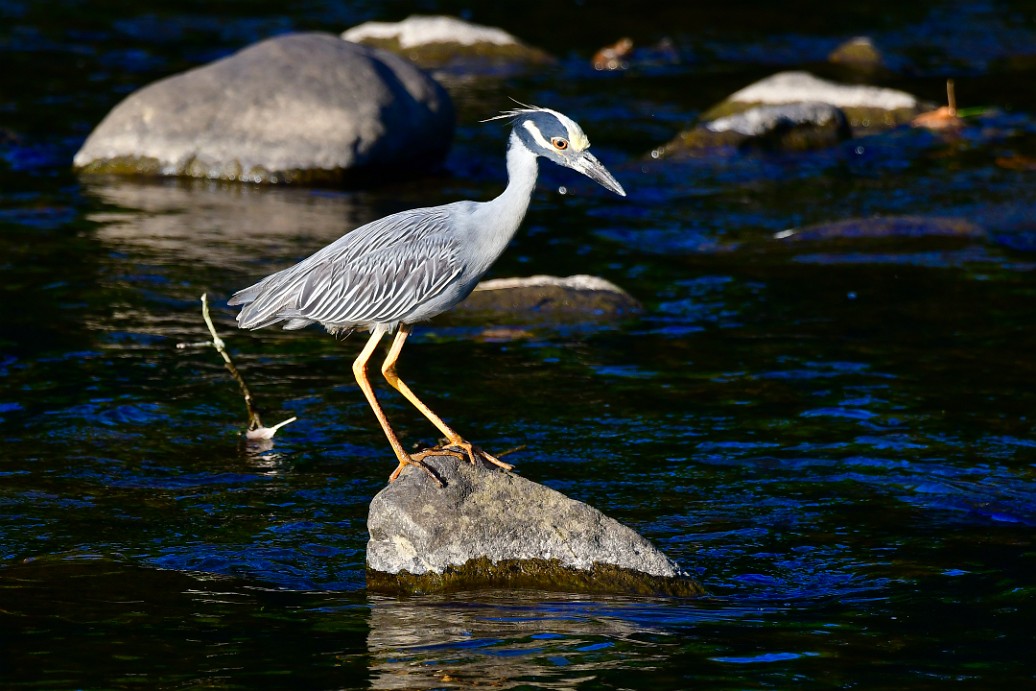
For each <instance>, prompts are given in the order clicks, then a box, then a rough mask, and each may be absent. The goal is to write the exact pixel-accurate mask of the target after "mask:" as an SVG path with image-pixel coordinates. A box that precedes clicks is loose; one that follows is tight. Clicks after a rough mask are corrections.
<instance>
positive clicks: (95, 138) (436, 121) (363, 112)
mask: <svg viewBox="0 0 1036 691" xmlns="http://www.w3.org/2000/svg"><path fill="white" fill-rule="evenodd" d="M453 121H454V116H453V108H452V105H451V102H450V99H449V96H448V95H447V94H446V92H445V90H443V88H442V87H441V86H439V85H438V84H437V83H436V82H435V81H434V80H433V79H431V78H430V77H429V76H427V75H426V74H425V73H423V72H421V71H420V70H419V69H417V68H415V67H414V66H413V65H411V64H410V63H409V62H407V61H406V60H403V59H401V58H400V57H398V56H396V55H393V54H391V53H387V52H385V51H380V50H377V49H375V48H371V47H368V46H360V45H356V44H353V43H348V42H346V41H343V40H341V39H340V38H338V37H336V36H333V35H331V34H324V33H305V34H289V35H285V36H279V37H276V38H272V39H268V40H266V41H262V42H260V43H257V44H255V45H253V46H250V47H248V48H245V49H244V50H241V51H240V52H238V53H235V54H233V55H231V56H229V57H227V58H224V59H222V60H218V61H216V62H214V63H211V64H208V65H205V66H202V67H198V68H195V69H193V70H190V71H187V72H184V73H181V74H178V75H174V76H172V77H168V78H166V79H163V80H160V81H158V82H155V83H153V84H150V85H149V86H146V87H144V88H142V89H140V90H139V91H137V92H135V93H133V94H131V95H130V96H129V97H127V98H126V99H125V100H123V101H122V102H121V103H119V104H118V105H117V106H116V107H115V108H114V109H113V110H112V111H111V112H110V113H109V114H108V115H107V116H106V117H105V118H104V120H103V121H102V122H101V123H100V124H99V125H98V126H97V128H96V129H95V130H94V131H93V132H92V133H91V135H90V136H89V137H88V138H87V140H86V142H85V143H84V144H83V146H82V148H81V149H80V150H79V152H78V153H77V154H76V155H75V159H74V166H75V168H76V169H78V170H79V171H81V172H84V173H102V174H130V175H172V176H188V177H196V178H209V179H220V180H239V181H248V182H311V183H336V182H341V181H350V180H355V179H358V176H359V175H364V176H370V175H377V176H386V177H390V176H398V171H406V172H407V173H408V174H413V173H414V172H415V171H416V170H420V169H422V168H427V167H429V166H432V165H436V164H438V163H439V162H440V161H441V160H442V158H443V157H444V156H445V154H446V152H447V150H448V149H449V145H450V141H451V139H452V132H453Z"/></svg>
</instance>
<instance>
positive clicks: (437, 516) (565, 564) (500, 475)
mask: <svg viewBox="0 0 1036 691" xmlns="http://www.w3.org/2000/svg"><path fill="white" fill-rule="evenodd" d="M428 465H429V466H430V467H431V469H432V470H433V472H434V473H435V474H436V476H437V477H438V478H440V479H441V480H442V482H443V483H444V484H445V487H440V486H439V485H438V484H436V482H435V481H434V480H433V479H432V478H431V477H430V476H429V475H428V473H426V472H424V471H423V470H422V469H420V468H416V467H413V466H411V467H408V468H406V469H404V471H403V473H402V474H401V475H400V477H399V478H398V479H397V480H396V481H395V482H393V483H391V484H390V485H388V486H387V487H385V489H383V490H382V491H381V492H379V493H378V494H377V496H375V497H374V499H373V501H372V502H371V505H370V512H369V516H368V523H367V527H368V530H369V531H370V541H369V542H368V544H367V570H368V588H369V589H372V590H377V591H383V592H384V591H389V592H434V591H441V590H451V589H460V588H465V589H466V588H477V587H501V586H507V587H530V588H544V589H555V590H557V589H560V590H569V591H575V592H584V591H593V592H638V593H663V594H685V595H694V594H700V593H701V589H700V587H699V586H698V585H697V584H696V583H694V582H693V581H691V580H690V579H688V578H687V577H686V576H685V575H684V574H683V573H682V572H681V571H680V569H679V567H678V566H677V565H676V564H675V563H673V562H672V561H670V560H669V559H668V558H667V557H666V556H665V555H664V554H662V553H661V552H660V551H659V550H658V549H657V548H655V547H654V546H653V545H652V544H651V543H650V542H648V541H647V540H646V539H645V538H643V537H641V536H640V535H638V534H637V533H636V532H634V531H633V530H631V529H629V528H627V527H626V526H624V525H622V524H621V523H619V522H618V521H615V520H614V519H612V518H609V517H608V516H605V515H604V514H603V513H601V512H600V511H598V510H597V509H595V508H593V507H591V506H589V505H587V504H584V503H583V502H579V501H575V500H573V499H570V498H568V497H566V496H565V495H563V494H561V493H560V492H557V491H555V490H552V489H550V488H549V487H546V486H544V485H540V484H538V483H535V482H532V481H530V480H527V479H525V478H522V477H520V476H518V475H516V474H514V473H509V472H504V471H502V470H500V469H498V468H495V467H493V466H489V465H488V464H487V465H483V464H478V465H472V464H470V463H468V462H467V461H460V460H457V459H455V458H453V457H433V458H430V459H428Z"/></svg>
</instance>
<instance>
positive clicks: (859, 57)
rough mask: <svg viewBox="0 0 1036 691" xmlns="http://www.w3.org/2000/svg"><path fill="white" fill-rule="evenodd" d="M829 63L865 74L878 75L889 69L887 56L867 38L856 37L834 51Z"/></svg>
mask: <svg viewBox="0 0 1036 691" xmlns="http://www.w3.org/2000/svg"><path fill="white" fill-rule="evenodd" d="M827 61H828V62H830V63H833V64H835V65H841V66H843V67H847V68H849V69H851V70H854V71H856V72H862V73H864V74H871V75H873V74H876V73H879V72H884V71H886V70H887V69H888V66H887V65H886V64H885V56H884V55H882V53H881V51H880V50H878V47H877V46H876V45H874V41H872V40H871V39H870V38H868V37H867V36H856V37H854V38H851V39H849V40H848V41H845V42H844V43H842V44H840V45H839V46H838V47H837V48H835V49H834V50H832V51H831V52H830V53H829V54H828V56H827Z"/></svg>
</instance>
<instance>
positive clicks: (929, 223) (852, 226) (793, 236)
mask: <svg viewBox="0 0 1036 691" xmlns="http://www.w3.org/2000/svg"><path fill="white" fill-rule="evenodd" d="M985 235H986V232H985V230H983V229H982V228H981V227H980V226H978V225H976V224H975V223H972V222H971V221H969V220H967V219H964V218H953V217H941V216H874V217H872V218H847V219H843V220H841V221H832V222H830V223H818V224H815V225H810V226H804V227H802V228H794V229H789V230H782V231H781V232H779V233H776V234H775V235H774V237H775V239H778V240H784V241H787V242H818V241H824V240H874V239H885V238H930V237H943V238H965V239H982V238H984V237H985Z"/></svg>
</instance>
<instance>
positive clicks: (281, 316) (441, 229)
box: [230, 207, 461, 329]
mask: <svg viewBox="0 0 1036 691" xmlns="http://www.w3.org/2000/svg"><path fill="white" fill-rule="evenodd" d="M449 221H450V215H449V209H448V208H447V207H433V208H430V209H414V210H411V211H404V212H402V213H398V214H393V215H392V216H387V217H385V218H383V219H379V220H377V221H373V222H371V223H368V224H367V225H365V226H361V227H360V228H357V229H356V230H354V231H352V232H351V233H347V234H346V235H344V236H342V237H341V238H339V239H338V240H336V241H335V242H333V243H331V244H330V245H328V246H327V247H325V248H323V249H322V250H320V251H318V252H316V253H315V254H313V255H312V256H310V257H309V258H307V259H304V260H303V261H301V262H299V263H298V264H296V265H295V266H293V267H290V268H288V269H285V270H283V271H280V272H278V273H275V274H273V275H271V276H268V277H267V278H265V279H263V280H262V281H260V282H259V283H257V284H255V285H254V286H251V287H249V288H246V289H244V290H242V291H240V292H238V293H236V294H235V295H234V296H233V297H232V298H231V300H230V304H246V305H247V306H246V307H245V308H244V309H243V310H242V311H241V313H240V314H239V315H238V324H239V326H241V327H243V328H252V329H255V328H260V327H263V326H268V325H270V324H274V323H277V322H280V321H285V320H289V322H290V323H289V325H288V327H286V328H290V327H295V328H297V327H301V326H304V325H305V324H307V323H309V322H320V323H322V324H325V325H335V326H343V327H345V326H349V325H356V324H373V323H382V322H394V321H398V320H400V319H402V318H404V317H406V315H407V314H409V313H410V312H411V311H412V310H413V309H414V308H415V307H416V306H418V305H420V304H422V303H424V302H425V301H427V300H429V299H432V298H434V297H435V296H436V295H438V294H440V293H441V292H442V291H443V290H444V289H445V288H446V286H448V285H449V284H450V282H451V281H453V280H454V279H455V278H456V277H457V276H458V275H459V274H460V271H461V264H460V261H459V259H458V255H457V249H456V245H455V243H454V242H453V240H452V235H451V234H450V232H449V229H450V225H449Z"/></svg>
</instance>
